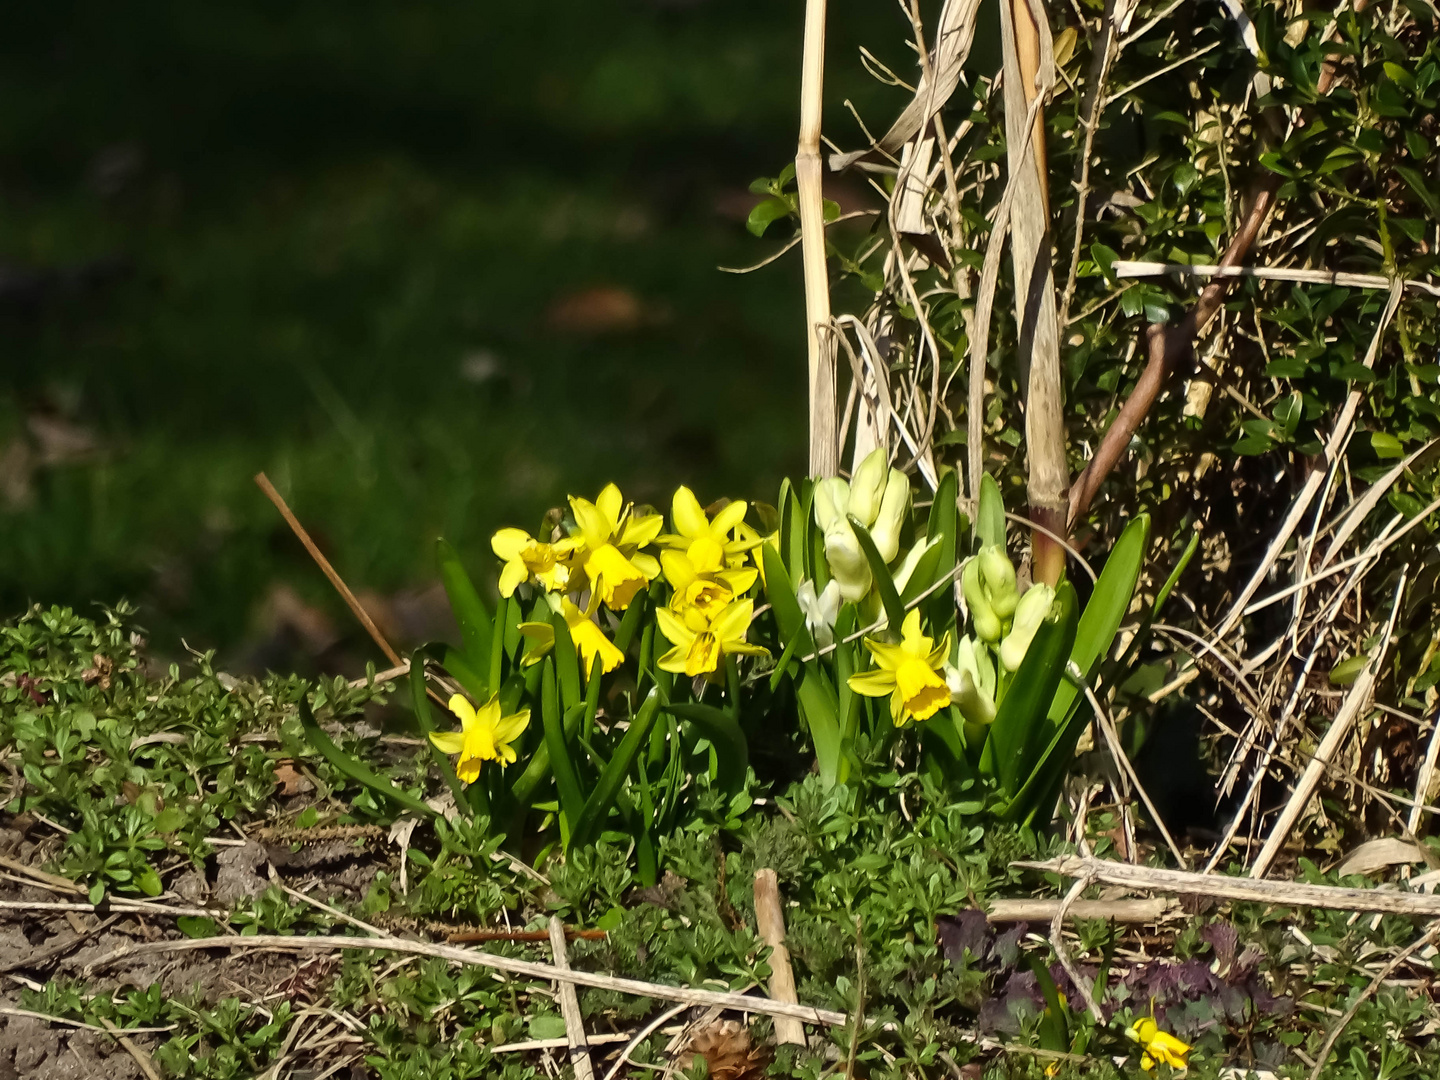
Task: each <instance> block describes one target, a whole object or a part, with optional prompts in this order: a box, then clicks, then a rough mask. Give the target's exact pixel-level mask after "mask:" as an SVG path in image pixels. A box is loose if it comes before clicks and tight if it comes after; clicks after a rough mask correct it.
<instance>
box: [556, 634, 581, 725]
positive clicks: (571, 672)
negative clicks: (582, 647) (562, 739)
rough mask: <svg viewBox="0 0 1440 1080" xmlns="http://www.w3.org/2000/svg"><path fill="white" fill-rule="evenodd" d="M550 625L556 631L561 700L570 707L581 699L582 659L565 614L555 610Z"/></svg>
mask: <svg viewBox="0 0 1440 1080" xmlns="http://www.w3.org/2000/svg"><path fill="white" fill-rule="evenodd" d="M550 626H551V628H552V629H553V630H554V631H555V673H556V674H557V675H558V676H559V677H560V701H561V703H562V704H563V705H564V707H565V708H567V709H569V708H571V707H573V706H575V705H578V704H579V703H580V701H581V698H580V660H579V657H577V656H576V654H575V639H574V638H572V637H571V636H570V624H569V623H567V622H566V621H565V616H564V615H561V614H560V613H559V612H558V611H557V612H555V613H554V614H552V615H551V616H550Z"/></svg>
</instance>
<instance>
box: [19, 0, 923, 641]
mask: <svg viewBox="0 0 1440 1080" xmlns="http://www.w3.org/2000/svg"><path fill="white" fill-rule="evenodd" d="M928 6H929V5H927V7H928ZM831 7H832V13H831V26H830V35H829V57H830V65H829V68H830V69H829V72H828V76H827V87H826V90H827V93H826V99H827V110H828V112H827V121H826V124H827V132H833V133H836V137H837V139H839V140H840V141H841V142H842V143H845V144H846V145H849V146H853V145H857V144H858V143H859V141H860V138H861V137H860V134H859V130H858V128H857V126H856V125H855V123H854V121H853V120H851V119H850V117H849V115H848V114H847V113H846V112H845V110H844V109H843V107H842V106H841V103H842V102H843V101H844V99H846V98H850V99H852V100H853V101H854V102H855V104H856V105H857V107H858V108H859V109H860V111H861V113H862V115H865V116H866V117H867V118H868V119H869V121H870V123H871V124H872V126H874V127H876V128H880V129H883V127H884V126H885V124H887V123H888V121H889V119H890V118H891V116H892V115H893V114H894V112H895V111H896V110H897V109H898V107H899V105H900V104H901V103H902V100H903V95H902V92H901V91H898V90H894V89H887V88H884V87H881V86H879V85H878V84H877V83H875V82H874V81H873V80H871V79H870V78H869V77H868V76H866V75H865V74H864V72H863V70H862V68H861V66H860V64H859V62H858V56H857V50H856V46H857V44H859V43H860V42H864V43H866V44H867V45H869V47H870V48H871V49H872V50H873V51H875V52H876V53H878V54H879V55H881V56H882V57H885V59H886V60H887V62H889V63H891V64H892V65H894V66H895V67H896V69H897V70H898V71H901V72H902V73H905V74H906V75H907V76H909V75H910V74H911V73H913V71H914V68H915V65H914V62H913V56H912V55H911V54H908V53H907V52H906V51H905V49H904V45H903V43H904V40H905V37H906V33H905V30H906V27H905V25H904V24H903V22H902V21H901V17H900V14H899V12H898V9H896V8H895V6H894V5H893V4H892V3H888V2H879V0H848V2H847V0H837V2H835V3H832V5H831ZM802 18H803V4H802V3H801V2H800V0H787V2H783V3H782V2H776V0H689V2H686V0H670V2H660V0H564V2H559V3H549V4H503V3H498V2H495V0H469V2H465V3H461V2H441V0H429V2H423V3H406V4H396V3H394V2H393V0H387V2H369V0H347V2H346V3H344V4H334V3H318V2H311V3H294V2H290V0H286V2H278V0H275V2H253V0H252V2H246V3H235V2H220V3H205V4H193V3H180V2H172V3H160V2H157V3H149V4H144V5H133V4H132V5H116V4H113V3H110V4H106V3H86V2H72V3H63V2H52V3H48V4H32V5H24V6H22V7H19V8H17V9H15V10H13V11H12V12H11V13H10V15H9V17H8V19H7V32H6V34H5V35H4V36H3V38H0V110H3V122H0V348H3V349H4V354H5V357H6V363H5V369H6V371H7V372H8V373H9V378H8V379H7V380H5V386H4V390H3V396H0V605H3V609H4V611H5V612H6V613H7V614H13V613H15V612H17V611H18V610H20V609H21V608H22V607H23V606H24V605H26V604H28V603H33V602H39V603H44V604H52V603H64V604H71V605H74V606H76V607H79V608H81V609H82V610H85V611H93V605H94V604H95V603H97V602H99V603H113V602H115V601H117V600H119V599H121V598H128V599H129V600H131V601H135V602H138V603H139V604H140V605H141V613H140V616H139V618H140V622H141V623H142V624H143V625H145V626H146V627H148V628H149V630H150V631H151V633H152V635H153V638H154V641H155V644H156V646H157V648H159V649H161V651H162V652H163V651H166V650H168V651H170V652H171V653H172V654H173V653H177V652H178V650H179V647H180V643H181V641H182V639H183V641H184V642H185V643H187V644H189V645H191V646H193V647H196V648H201V647H219V648H221V650H222V657H224V658H228V659H230V660H231V661H233V662H234V663H235V664H236V665H238V666H241V667H244V666H251V667H255V666H260V667H263V666H281V665H286V664H291V665H296V666H300V667H302V668H303V667H304V666H305V661H306V657H307V656H308V657H309V658H310V659H311V660H313V659H314V658H315V657H316V656H317V655H318V654H321V653H324V652H326V651H327V650H333V649H334V648H336V647H337V644H336V643H337V642H339V643H340V645H341V646H342V647H345V648H350V649H351V651H352V652H353V654H354V656H355V657H359V656H364V655H369V654H368V653H366V652H365V651H364V650H363V649H360V648H359V647H358V646H357V645H356V643H355V642H354V641H353V636H352V630H351V628H350V625H349V623H348V621H347V620H346V619H345V617H344V616H343V611H342V609H340V607H339V606H338V604H337V602H336V601H335V600H334V598H333V597H332V596H331V595H330V592H329V587H328V585H326V583H325V582H324V581H323V579H322V578H321V576H320V574H319V572H318V571H316V570H315V569H314V568H313V567H312V566H311V564H310V563H309V561H308V559H307V558H306V557H305V555H304V553H303V552H302V551H301V549H300V548H299V546H298V544H296V543H295V542H294V541H293V540H292V539H291V538H290V536H289V534H288V532H287V531H286V530H285V529H284V527H283V525H281V524H280V522H279V517H278V515H277V514H276V513H275V511H274V510H273V508H272V507H271V506H270V505H269V503H267V502H266V501H265V500H264V498H263V497H262V496H261V494H260V493H259V491H258V490H257V489H256V488H255V487H254V485H253V483H252V481H251V477H252V475H253V474H254V473H255V472H256V471H257V470H260V469H264V470H266V471H268V473H269V474H270V476H271V477H272V479H273V480H274V481H275V483H276V485H277V486H278V487H279V488H280V490H281V491H282V492H283V493H284V494H285V495H286V497H287V498H289V499H290V500H291V503H292V505H293V506H294V508H295V510H296V512H297V513H298V514H299V515H300V517H301V519H302V520H304V521H305V522H307V523H308V524H309V525H310V526H311V527H312V529H313V530H314V532H315V533H316V535H317V538H318V539H319V540H320V541H321V543H322V546H323V547H324V548H325V550H326V551H327V553H328V554H329V555H330V556H331V558H332V559H333V560H334V562H335V564H336V566H337V567H338V568H339V570H340V572H341V573H342V574H343V575H344V576H345V577H346V579H347V580H348V581H349V582H350V583H351V585H352V586H353V587H354V588H356V590H357V591H361V590H365V591H368V592H369V593H370V594H371V595H370V599H369V602H370V603H372V604H373V605H375V606H376V608H377V610H378V611H380V612H381V613H382V614H383V615H384V616H385V617H386V618H387V619H388V620H389V621H390V624H391V627H392V629H393V632H394V633H395V634H396V635H397V636H398V637H401V638H410V639H413V638H415V637H416V636H424V635H425V634H427V633H430V632H433V629H434V627H435V625H436V618H437V614H436V610H435V609H436V604H435V603H434V596H433V593H432V594H427V593H426V592H425V587H426V586H427V584H428V583H429V582H431V581H432V580H433V577H434V570H433V546H432V545H433V540H434V538H435V537H436V536H437V535H442V534H443V535H445V536H446V537H448V538H449V539H451V540H452V541H453V542H454V543H455V544H456V545H457V546H458V547H459V548H460V550H461V551H462V552H463V553H464V555H465V558H466V560H467V562H468V563H469V564H470V565H471V567H472V571H473V572H474V573H476V574H477V576H482V577H484V576H490V577H491V578H492V579H493V569H492V561H491V559H490V557H489V551H488V537H489V534H490V532H491V531H492V530H493V529H494V528H495V527H497V526H498V525H501V524H507V523H511V524H519V525H522V526H525V527H534V526H535V525H536V523H537V522H538V519H539V517H540V515H541V514H542V513H543V512H544V510H545V509H546V508H547V507H549V506H551V505H555V504H556V503H558V502H559V501H561V499H562V498H563V496H564V494H565V493H566V492H567V491H568V492H576V493H580V494H586V495H589V496H592V497H593V495H594V494H595V491H596V490H598V488H599V487H600V486H601V485H602V484H604V483H605V482H606V481H608V480H612V479H613V480H616V481H617V482H619V483H620V485H621V487H622V488H623V490H624V491H625V493H626V495H627V496H629V497H634V498H636V499H637V500H642V501H651V500H653V501H656V502H664V501H665V500H667V499H668V493H669V491H670V490H671V489H672V488H673V486H674V485H675V484H676V483H679V482H685V483H689V484H691V485H692V486H693V487H694V488H695V489H696V491H697V493H699V495H700V497H701V499H702V500H704V501H708V500H710V499H713V498H716V497H718V496H720V495H722V494H730V495H734V496H741V497H744V496H748V497H759V498H773V496H774V491H775V487H776V484H777V483H778V481H779V479H780V477H781V476H782V475H785V474H786V473H797V472H800V471H803V468H804V453H805V445H804V428H805V419H804V396H803V395H804V365H805V358H804V338H803V301H802V295H801V289H800V276H799V260H798V252H797V253H795V254H792V255H790V256H788V257H787V258H786V259H784V260H782V261H780V262H779V263H777V264H775V265H773V266H771V267H769V268H767V269H766V270H764V271H762V272H760V273H758V274H754V275H750V276H743V277H742V276H735V275H731V274H723V273H719V272H718V271H717V269H716V267H717V266H718V265H722V264H723V265H731V266H735V265H746V264H749V263H753V262H755V261H758V260H759V259H760V258H763V257H764V256H765V255H767V254H769V253H770V252H771V251H773V250H774V249H775V248H776V247H777V246H778V244H779V242H780V241H781V240H783V239H784V238H785V236H786V235H787V234H788V230H789V227H788V225H787V224H786V223H783V222H782V223H779V224H778V225H776V226H775V227H773V228H772V230H771V233H770V234H769V235H767V236H766V237H765V238H764V239H763V240H757V239H755V238H753V237H751V236H750V235H749V234H748V233H747V232H746V231H745V229H744V218H745V215H746V213H747V212H748V210H749V208H750V207H751V206H752V205H753V204H754V203H755V202H756V201H757V197H756V196H753V195H750V194H749V193H748V192H747V190H746V188H747V185H748V184H749V182H750V181H751V180H752V179H753V178H755V177H756V176H760V175H774V174H776V173H778V172H779V170H780V169H781V168H782V167H783V166H784V165H785V163H786V162H787V161H788V160H790V159H791V158H792V157H793V155H794V143H795V135H796V125H797V114H798V94H799V54H800V44H801V41H800V38H801V22H802ZM838 194H841V195H842V196H845V197H847V198H851V199H854V198H863V195H864V193H863V190H861V189H859V188H858V187H856V188H855V189H854V190H853V191H852V192H850V193H849V194H848V195H846V193H844V192H838ZM347 643H348V644H347ZM322 666H324V665H323V663H322Z"/></svg>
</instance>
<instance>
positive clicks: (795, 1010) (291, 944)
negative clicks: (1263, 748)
mask: <svg viewBox="0 0 1440 1080" xmlns="http://www.w3.org/2000/svg"><path fill="white" fill-rule="evenodd" d="M1262 884H1263V883H1262ZM1435 901H1436V904H1437V909H1440V896H1437V897H1435ZM205 949H228V950H231V951H234V950H237V949H245V950H248V949H293V950H297V951H307V950H312V949H318V950H326V951H329V950H336V949H358V950H361V951H365V950H373V951H376V952H396V953H406V954H408V955H411V956H432V957H435V958H437V959H440V960H447V961H449V962H451V963H454V964H465V965H468V966H471V967H483V968H489V969H491V970H493V971H503V972H506V973H508V974H511V975H520V976H523V977H525V978H528V979H534V980H536V981H537V982H569V983H574V984H575V985H577V986H593V987H597V988H598V989H601V990H614V991H616V992H617V993H621V994H631V995H633V996H635V997H649V998H657V999H659V1000H661V1001H685V1002H689V1003H690V1004H692V1005H706V1006H718V1007H720V1008H723V1009H733V1010H736V1011H740V1012H750V1013H756V1014H759V1015H762V1016H791V1017H794V1018H795V1019H797V1020H802V1021H804V1022H805V1023H807V1024H829V1025H831V1026H839V1025H841V1024H844V1023H846V1022H847V1017H846V1016H845V1014H844V1013H841V1012H836V1011H834V1010H833V1009H820V1008H816V1007H814V1006H811V1005H795V1004H791V1003H789V1002H785V1001H772V1000H770V999H769V998H763V997H751V996H750V995H748V994H733V993H725V992H721V991H716V990H697V989H694V988H692V987H689V986H667V985H665V984H664V983H650V982H642V981H641V980H639V979H625V978H620V977H618V976H614V975H594V974H591V973H590V972H588V971H574V970H572V971H561V970H560V969H559V968H557V967H555V966H554V965H553V964H538V963H535V962H533V961H530V960H516V959H514V958H513V957H509V956H497V955H495V954H493V953H486V952H477V951H473V950H470V949H457V948H454V947H452V946H449V945H434V944H431V943H430V942H425V941H409V940H406V939H404V938H397V937H371V938H363V937H332V936H328V935H316V936H314V937H291V936H288V935H285V934H256V935H254V936H251V937H226V938H186V939H182V940H179V941H149V942H140V943H132V944H127V945H122V946H120V947H119V948H118V949H115V950H114V951H113V952H109V953H106V954H105V955H104V956H101V957H98V958H97V959H95V960H93V961H91V962H90V963H89V964H87V965H86V967H85V969H84V975H85V977H86V978H88V977H90V976H91V975H92V974H94V973H95V972H96V971H100V970H102V969H104V968H108V967H110V966H112V965H114V964H117V963H119V962H120V961H122V960H129V959H132V958H138V957H144V956H152V955H160V954H164V953H174V952H198V951H202V950H205Z"/></svg>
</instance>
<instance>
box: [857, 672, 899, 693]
mask: <svg viewBox="0 0 1440 1080" xmlns="http://www.w3.org/2000/svg"><path fill="white" fill-rule="evenodd" d="M848 683H849V686H850V689H851V690H854V691H855V692H856V693H857V694H864V695H865V696H866V697H884V696H885V695H886V694H889V693H891V692H892V691H893V690H894V689H895V674H894V672H891V671H886V670H885V669H884V668H872V669H871V670H870V671H861V672H858V673H857V674H855V675H851V676H850V678H849V680H848Z"/></svg>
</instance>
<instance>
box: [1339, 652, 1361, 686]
mask: <svg viewBox="0 0 1440 1080" xmlns="http://www.w3.org/2000/svg"><path fill="white" fill-rule="evenodd" d="M1368 663H1370V657H1369V656H1368V655H1366V654H1365V653H1361V654H1360V655H1359V656H1352V657H1350V658H1349V659H1347V660H1341V661H1340V663H1338V664H1336V665H1335V666H1334V667H1333V668H1331V669H1330V685H1331V686H1349V685H1350V684H1351V683H1353V682H1354V681H1355V680H1356V679H1358V678H1359V677H1360V673H1361V672H1362V671H1364V670H1365V665H1366V664H1368Z"/></svg>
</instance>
